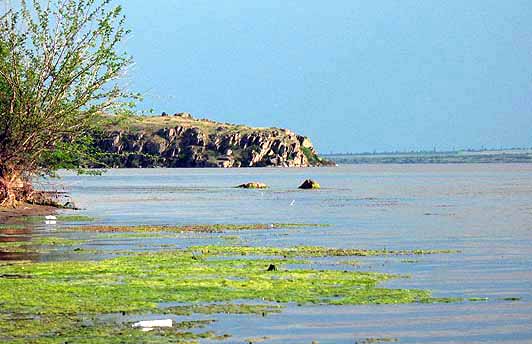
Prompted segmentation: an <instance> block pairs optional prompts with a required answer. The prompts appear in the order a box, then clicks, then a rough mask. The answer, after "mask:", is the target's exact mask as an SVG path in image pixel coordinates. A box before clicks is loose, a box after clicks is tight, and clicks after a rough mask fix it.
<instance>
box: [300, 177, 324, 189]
mask: <svg viewBox="0 0 532 344" xmlns="http://www.w3.org/2000/svg"><path fill="white" fill-rule="evenodd" d="M299 188H300V189H320V188H321V186H320V184H318V182H316V181H314V180H312V179H307V180H305V181H304V182H303V183H301V185H300V186H299Z"/></svg>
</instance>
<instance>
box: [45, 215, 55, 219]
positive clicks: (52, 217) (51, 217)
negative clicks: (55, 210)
mask: <svg viewBox="0 0 532 344" xmlns="http://www.w3.org/2000/svg"><path fill="white" fill-rule="evenodd" d="M44 218H45V219H47V220H57V217H55V216H54V215H46V216H45V217H44Z"/></svg>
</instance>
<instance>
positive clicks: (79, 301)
mask: <svg viewBox="0 0 532 344" xmlns="http://www.w3.org/2000/svg"><path fill="white" fill-rule="evenodd" d="M48 240H49V241H50V242H54V241H53V240H52V239H48ZM57 241H58V242H59V243H61V244H67V242H62V241H61V240H57ZM427 253H439V252H436V251H398V252H390V251H364V250H337V249H330V248H320V247H294V248H285V249H283V248H267V247H257V248H253V247H239V246H233V247H231V246H201V247H191V248H188V249H185V250H172V251H164V252H155V253H153V252H151V253H129V254H127V255H125V256H120V257H116V258H112V259H107V260H100V261H79V262H78V261H66V262H9V263H8V262H4V263H0V342H13V343H65V342H69V343H98V342H105V343H109V342H116V343H139V342H145V343H150V342H153V343H166V342H172V343H175V342H186V343H189V342H196V341H198V340H200V339H201V338H210V339H217V338H219V339H224V338H227V337H228V336H230V334H216V333H212V332H210V331H206V330H205V329H203V328H204V327H205V326H208V323H209V321H190V320H189V321H184V320H183V321H179V320H176V321H177V323H176V324H175V325H174V326H173V327H172V328H167V329H155V330H154V331H151V332H142V331H141V330H139V329H136V328H132V327H131V322H128V321H115V319H118V318H120V316H122V317H123V316H124V315H131V316H138V315H152V314H160V315H161V316H173V317H174V318H175V319H179V317H180V316H183V315H191V314H216V313H228V314H248V313H249V314H262V315H265V314H269V313H272V312H279V311H280V310H281V308H282V306H283V304H286V303H297V304H300V305H305V304H328V305H345V304H349V305H357V304H392V303H413V302H439V301H440V300H439V299H434V298H432V297H431V294H430V292H429V291H425V290H406V289H387V288H382V287H379V283H380V282H382V281H385V280H387V279H390V278H397V277H400V276H395V275H389V274H382V273H372V272H359V271H349V270H338V269H335V270H313V269H303V268H298V266H305V265H304V264H307V263H308V261H307V259H309V258H311V257H326V256H330V257H334V256H338V257H340V256H341V257H345V256H360V255H385V254H427ZM272 266H273V267H274V269H272V268H271V267H272ZM242 301H246V303H245V304H241V303H240V302H242ZM163 305H174V306H172V307H164V306H163ZM175 305H178V306H175Z"/></svg>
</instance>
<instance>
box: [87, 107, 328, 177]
mask: <svg viewBox="0 0 532 344" xmlns="http://www.w3.org/2000/svg"><path fill="white" fill-rule="evenodd" d="M95 145H96V146H97V147H98V148H99V149H100V150H101V151H102V152H103V154H102V157H101V158H100V159H99V160H100V162H102V163H103V164H104V165H105V166H108V167H130V168H135V167H226V168H228V167H266V166H279V167H308V166H324V165H331V164H332V163H331V162H329V161H328V160H325V159H322V158H320V157H319V156H318V154H317V152H316V151H315V149H314V147H313V145H312V142H311V141H310V140H309V138H308V137H305V136H301V135H298V134H296V133H294V132H293V131H291V130H288V129H279V128H253V127H248V126H245V125H235V124H229V123H221V122H215V121H211V120H208V119H195V118H194V117H192V116H191V115H190V114H188V113H176V114H173V115H168V114H166V113H163V114H162V115H161V116H133V115H129V116H109V117H107V118H106V120H105V125H104V130H103V132H102V133H100V134H99V135H97V136H96V137H95Z"/></svg>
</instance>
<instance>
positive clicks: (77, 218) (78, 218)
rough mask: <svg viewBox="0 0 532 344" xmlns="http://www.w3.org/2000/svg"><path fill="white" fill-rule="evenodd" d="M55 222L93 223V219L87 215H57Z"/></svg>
mask: <svg viewBox="0 0 532 344" xmlns="http://www.w3.org/2000/svg"><path fill="white" fill-rule="evenodd" d="M57 221H61V222H90V221H94V218H93V217H90V216H87V215H58V216H57Z"/></svg>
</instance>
